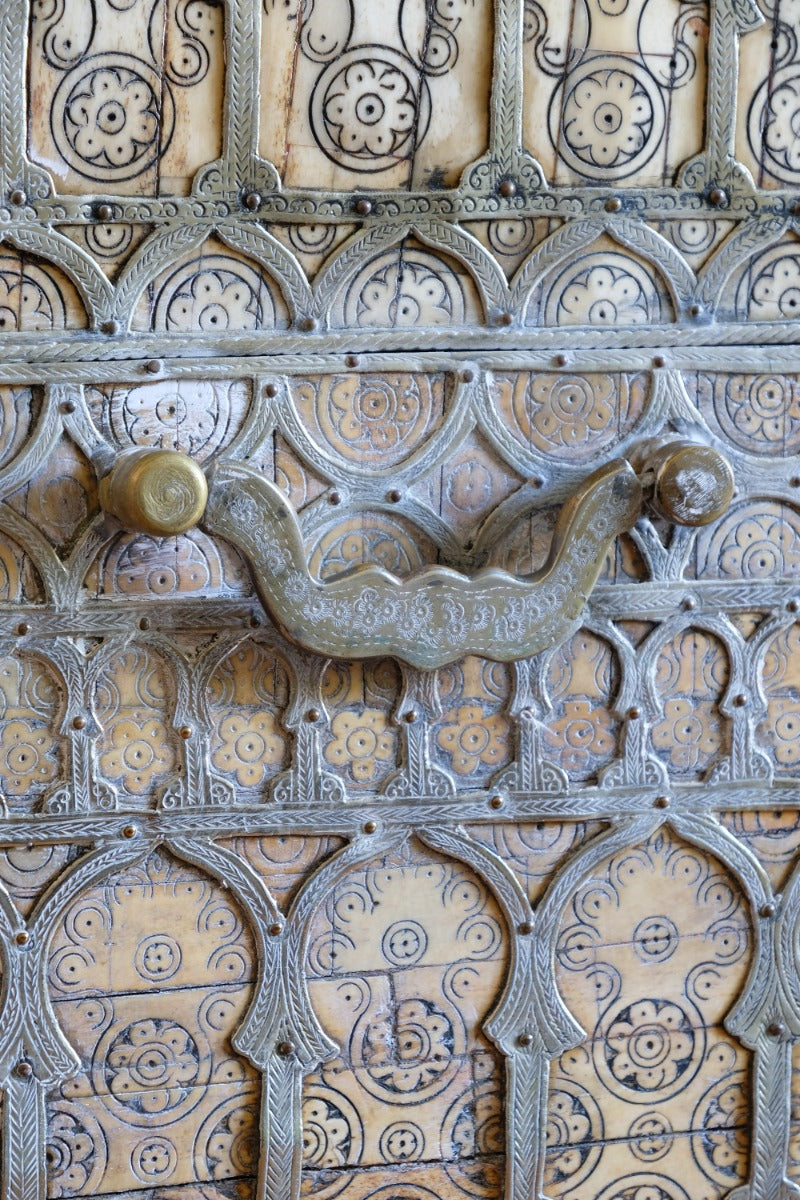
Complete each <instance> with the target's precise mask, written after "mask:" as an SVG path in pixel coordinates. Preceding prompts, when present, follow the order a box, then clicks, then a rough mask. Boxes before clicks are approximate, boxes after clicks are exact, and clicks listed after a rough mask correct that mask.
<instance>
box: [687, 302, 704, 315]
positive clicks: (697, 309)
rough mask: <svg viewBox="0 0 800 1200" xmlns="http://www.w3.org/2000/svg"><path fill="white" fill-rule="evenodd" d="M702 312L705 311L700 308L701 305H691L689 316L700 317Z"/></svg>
mask: <svg viewBox="0 0 800 1200" xmlns="http://www.w3.org/2000/svg"><path fill="white" fill-rule="evenodd" d="M702 311H703V310H702V308H701V307H700V305H699V304H690V305H689V316H690V317H699V316H700V313H701V312H702Z"/></svg>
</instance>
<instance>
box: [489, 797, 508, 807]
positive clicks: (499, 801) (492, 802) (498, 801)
mask: <svg viewBox="0 0 800 1200" xmlns="http://www.w3.org/2000/svg"><path fill="white" fill-rule="evenodd" d="M504 804H505V800H504V799H503V797H502V796H490V797H489V808H502V807H503V805H504Z"/></svg>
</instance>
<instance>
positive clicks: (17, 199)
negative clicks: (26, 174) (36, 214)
mask: <svg viewBox="0 0 800 1200" xmlns="http://www.w3.org/2000/svg"><path fill="white" fill-rule="evenodd" d="M8 198H9V200H10V201H11V203H12V204H14V205H16V206H17V208H19V207H20V206H21V205H23V204H25V203H26V201H27V199H28V197H27V196H26V195H25V193H24V192H23V190H22V188H14V190H13V192H12V193H11V195H10V196H9V197H8Z"/></svg>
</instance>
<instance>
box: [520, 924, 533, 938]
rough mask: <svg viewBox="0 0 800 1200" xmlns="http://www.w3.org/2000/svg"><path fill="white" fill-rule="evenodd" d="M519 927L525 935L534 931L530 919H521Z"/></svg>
mask: <svg viewBox="0 0 800 1200" xmlns="http://www.w3.org/2000/svg"><path fill="white" fill-rule="evenodd" d="M517 929H518V930H519V932H520V933H521V934H522V935H523V937H527V936H528V935H529V934H531V933H533V925H531V923H530V921H520V923H519V925H518V926H517Z"/></svg>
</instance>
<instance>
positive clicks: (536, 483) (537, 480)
mask: <svg viewBox="0 0 800 1200" xmlns="http://www.w3.org/2000/svg"><path fill="white" fill-rule="evenodd" d="M543 483H544V480H543V479H542V477H541V475H531V477H530V479H529V480H528V487H532V488H540V487H541V486H542V484H543Z"/></svg>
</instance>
